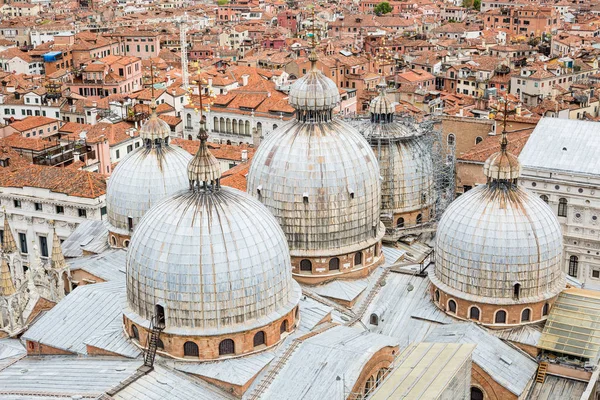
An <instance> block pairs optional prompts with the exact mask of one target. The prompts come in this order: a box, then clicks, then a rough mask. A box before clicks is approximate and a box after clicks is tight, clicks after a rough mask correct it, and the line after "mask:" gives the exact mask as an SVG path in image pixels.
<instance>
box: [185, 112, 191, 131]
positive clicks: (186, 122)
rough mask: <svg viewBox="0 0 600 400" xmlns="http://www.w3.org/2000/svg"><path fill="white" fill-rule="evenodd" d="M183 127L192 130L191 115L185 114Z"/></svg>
mask: <svg viewBox="0 0 600 400" xmlns="http://www.w3.org/2000/svg"><path fill="white" fill-rule="evenodd" d="M185 127H186V128H188V129H192V114H187V115H186V117H185Z"/></svg>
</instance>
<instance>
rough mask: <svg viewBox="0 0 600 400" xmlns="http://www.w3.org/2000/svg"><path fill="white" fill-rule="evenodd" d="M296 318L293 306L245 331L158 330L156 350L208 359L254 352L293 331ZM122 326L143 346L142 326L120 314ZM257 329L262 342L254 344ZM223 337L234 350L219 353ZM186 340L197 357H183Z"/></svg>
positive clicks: (173, 354) (145, 334)
mask: <svg viewBox="0 0 600 400" xmlns="http://www.w3.org/2000/svg"><path fill="white" fill-rule="evenodd" d="M299 317H300V313H299V310H298V306H296V307H294V308H293V309H292V310H291V311H290V312H289V313H287V314H286V315H284V316H283V317H281V318H279V319H277V320H275V321H273V322H271V323H270V324H268V325H265V326H262V327H260V328H256V329H252V330H248V331H242V332H236V333H232V334H224V335H216V336H181V335H173V334H169V333H165V332H162V333H161V334H160V340H161V341H162V343H163V347H162V348H161V347H159V348H158V350H157V353H158V354H160V355H163V356H168V357H172V358H177V359H182V360H190V361H198V360H201V361H210V360H218V359H226V358H233V357H237V356H242V355H247V354H253V353H257V352H260V351H263V350H265V349H268V348H270V347H272V346H274V345H276V344H277V343H279V342H280V341H281V340H282V339H283V338H285V337H286V336H287V335H288V334H289V333H291V332H293V331H294V330H295V329H296V327H297V326H298V323H299V319H298V318H299ZM123 325H124V328H125V332H126V333H127V335H128V336H129V337H130V338H131V339H133V340H136V341H137V343H138V344H139V345H140V346H141V347H144V348H145V347H146V346H147V340H148V330H147V329H146V328H145V327H143V326H141V325H138V324H134V323H133V322H132V321H131V320H130V319H129V318H127V317H126V316H125V315H123ZM134 326H135V328H136V330H137V337H136V334H135V331H134V329H133V327H134ZM260 332H263V334H264V336H263V337H264V344H260V345H257V346H254V339H255V337H256V335H257V334H259V333H260ZM227 339H231V340H233V342H234V352H233V353H230V354H224V355H221V354H219V345H220V344H221V342H222V341H224V340H227ZM187 342H192V343H194V344H196V346H198V356H187V355H186V354H185V351H184V347H185V344H186V343H187Z"/></svg>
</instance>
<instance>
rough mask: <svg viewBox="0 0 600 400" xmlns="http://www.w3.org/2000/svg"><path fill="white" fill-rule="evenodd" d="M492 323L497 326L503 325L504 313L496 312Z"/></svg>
mask: <svg viewBox="0 0 600 400" xmlns="http://www.w3.org/2000/svg"><path fill="white" fill-rule="evenodd" d="M494 322H495V323H497V324H505V323H506V311H504V310H499V311H496V317H495V318H494Z"/></svg>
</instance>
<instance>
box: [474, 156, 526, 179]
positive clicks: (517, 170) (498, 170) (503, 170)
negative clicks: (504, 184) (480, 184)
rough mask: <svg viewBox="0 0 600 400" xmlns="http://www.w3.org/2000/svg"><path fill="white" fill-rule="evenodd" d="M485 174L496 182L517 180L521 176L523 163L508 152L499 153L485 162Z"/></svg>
mask: <svg viewBox="0 0 600 400" xmlns="http://www.w3.org/2000/svg"><path fill="white" fill-rule="evenodd" d="M483 174H484V175H485V176H487V177H488V178H490V179H496V180H513V179H517V178H518V177H519V176H521V163H520V162H519V159H518V158H517V157H515V156H514V155H512V154H510V153H508V152H506V151H499V152H497V153H494V154H492V156H491V157H489V158H488V159H487V160H486V161H485V164H484V165H483Z"/></svg>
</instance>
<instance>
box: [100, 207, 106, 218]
mask: <svg viewBox="0 0 600 400" xmlns="http://www.w3.org/2000/svg"><path fill="white" fill-rule="evenodd" d="M103 215H106V206H104V207H102V208H100V216H103Z"/></svg>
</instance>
